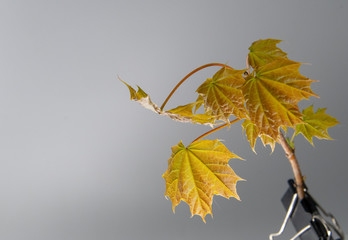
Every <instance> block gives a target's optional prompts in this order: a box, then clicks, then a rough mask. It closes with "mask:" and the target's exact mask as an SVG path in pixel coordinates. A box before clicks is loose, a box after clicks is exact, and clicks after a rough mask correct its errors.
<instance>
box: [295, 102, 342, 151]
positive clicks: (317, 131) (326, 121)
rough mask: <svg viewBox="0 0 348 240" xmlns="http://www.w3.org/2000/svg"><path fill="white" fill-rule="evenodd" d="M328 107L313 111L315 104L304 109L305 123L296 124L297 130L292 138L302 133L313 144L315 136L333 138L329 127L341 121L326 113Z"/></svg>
mask: <svg viewBox="0 0 348 240" xmlns="http://www.w3.org/2000/svg"><path fill="white" fill-rule="evenodd" d="M325 111H326V108H318V110H317V112H316V113H315V112H314V111H313V106H309V107H308V108H306V109H304V110H303V122H304V123H303V124H298V125H296V131H295V133H294V135H293V137H292V138H294V137H295V136H296V135H298V134H300V133H301V134H302V135H303V136H304V137H305V138H306V139H307V140H308V142H310V143H311V144H312V145H314V144H313V137H316V138H319V139H327V140H332V138H331V137H330V135H329V134H328V132H327V129H328V128H329V127H333V126H335V125H336V124H338V123H339V122H338V121H337V120H336V118H334V117H331V116H330V115H328V114H326V113H325Z"/></svg>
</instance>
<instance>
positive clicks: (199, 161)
mask: <svg viewBox="0 0 348 240" xmlns="http://www.w3.org/2000/svg"><path fill="white" fill-rule="evenodd" d="M231 158H239V159H241V158H240V157H238V156H237V155H235V154H233V153H231V152H230V151H229V150H228V149H227V148H226V147H225V146H224V145H223V144H222V143H221V142H220V141H218V140H213V141H212V140H200V141H195V142H193V143H191V144H190V145H189V146H187V147H185V146H184V145H183V144H182V142H180V143H179V144H178V145H176V146H174V147H172V155H171V157H170V159H169V160H168V170H167V171H166V172H165V173H164V174H163V178H164V179H165V181H166V192H165V196H167V197H169V198H170V200H171V201H172V204H173V211H174V212H175V207H176V206H177V205H178V204H179V203H180V201H181V200H183V201H185V202H186V203H187V204H188V205H189V206H190V210H191V214H192V216H193V215H199V216H201V217H202V219H203V221H204V222H205V216H206V215H207V214H211V215H212V208H211V205H212V201H213V196H214V195H221V196H223V197H225V198H230V197H235V198H236V199H238V200H239V196H238V194H237V191H236V183H237V181H240V180H243V179H242V178H240V177H239V176H237V175H236V174H235V172H234V171H233V170H232V168H231V167H230V166H229V165H228V161H229V159H231Z"/></svg>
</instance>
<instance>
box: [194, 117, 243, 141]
mask: <svg viewBox="0 0 348 240" xmlns="http://www.w3.org/2000/svg"><path fill="white" fill-rule="evenodd" d="M239 120H240V119H239V118H236V119H234V120H233V121H231V122H229V123H225V124H223V125H221V126H218V127H216V128H214V129H212V130H210V131H208V132H206V133H204V134H202V135H201V136H199V137H198V138H196V139H195V140H193V141H192V142H196V141H198V140H200V139H202V138H204V137H205V136H207V135H209V134H211V133H213V132H216V131H218V130H220V129H222V128H224V127H226V126H228V125H231V124H233V123H235V122H238V121H239Z"/></svg>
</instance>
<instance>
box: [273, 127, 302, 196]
mask: <svg viewBox="0 0 348 240" xmlns="http://www.w3.org/2000/svg"><path fill="white" fill-rule="evenodd" d="M279 143H280V145H281V146H282V147H283V149H284V152H285V155H286V157H287V158H288V159H289V162H290V164H291V168H292V172H293V173H294V177H295V183H296V190H297V194H298V197H299V198H300V199H303V198H304V186H303V176H302V173H301V169H300V165H299V164H298V161H297V159H296V156H295V150H294V149H293V148H291V147H290V145H289V144H288V142H287V141H286V139H285V137H284V135H283V133H282V132H281V131H280V132H279Z"/></svg>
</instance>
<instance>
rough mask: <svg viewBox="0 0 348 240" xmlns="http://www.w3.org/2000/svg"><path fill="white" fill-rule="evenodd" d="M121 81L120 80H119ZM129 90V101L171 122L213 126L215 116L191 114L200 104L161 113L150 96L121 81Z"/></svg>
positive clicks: (196, 103) (195, 103) (191, 104)
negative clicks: (168, 118)
mask: <svg viewBox="0 0 348 240" xmlns="http://www.w3.org/2000/svg"><path fill="white" fill-rule="evenodd" d="M121 81H122V80H121ZM122 82H123V83H124V84H125V85H126V86H127V87H128V89H129V92H130V96H131V100H133V101H136V102H138V103H140V104H141V105H142V106H143V107H145V108H147V109H149V110H151V111H153V112H155V113H157V114H159V115H163V116H167V117H170V118H171V119H173V120H176V121H179V122H190V123H199V124H203V125H209V126H212V125H214V124H215V120H216V119H217V117H216V116H213V115H211V114H193V108H194V107H197V106H198V105H199V104H200V102H199V99H198V102H194V103H189V104H187V105H184V106H178V107H176V108H174V109H171V110H168V111H163V110H161V109H160V107H158V106H157V105H156V104H155V103H153V102H152V101H151V98H150V96H149V95H148V94H147V93H145V92H144V91H143V90H142V89H141V88H140V87H139V86H138V90H137V91H136V90H135V89H134V88H132V87H131V86H130V85H129V84H127V83H125V82H124V81H122Z"/></svg>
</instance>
